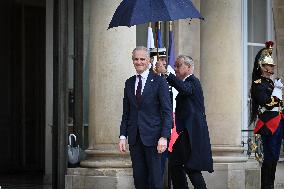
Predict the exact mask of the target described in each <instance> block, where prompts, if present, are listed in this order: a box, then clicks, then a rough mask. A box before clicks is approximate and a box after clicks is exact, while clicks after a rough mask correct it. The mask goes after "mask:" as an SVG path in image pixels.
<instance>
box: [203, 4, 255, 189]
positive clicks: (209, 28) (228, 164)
mask: <svg viewBox="0 0 284 189" xmlns="http://www.w3.org/2000/svg"><path fill="white" fill-rule="evenodd" d="M201 13H202V15H203V17H204V18H205V20H204V21H202V22H201V45H200V47H201V53H200V54H201V61H200V62H201V63H200V78H201V82H202V86H203V92H204V97H205V106H206V114H207V121H208V127H209V132H210V137H211V144H212V151H213V159H214V169H215V172H214V174H213V177H215V179H211V180H210V186H212V188H230V189H233V188H246V187H245V185H247V183H246V182H253V181H246V174H247V172H246V170H247V169H248V168H247V164H246V162H247V157H245V155H244V154H243V150H244V149H243V147H242V146H241V125H242V74H243V73H242V66H243V65H242V1H241V0H234V1H224V0H214V1H208V0H201ZM252 167H253V169H256V168H257V167H256V166H255V164H254V165H253V166H252ZM258 173H259V172H256V176H258V177H259V174H258ZM217 175H218V176H217ZM208 178H209V179H210V177H208ZM211 178H212V177H211ZM254 179H257V177H256V178H254ZM248 184H249V183H248ZM256 188H258V186H256Z"/></svg>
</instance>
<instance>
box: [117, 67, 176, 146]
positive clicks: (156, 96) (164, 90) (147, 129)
mask: <svg viewBox="0 0 284 189" xmlns="http://www.w3.org/2000/svg"><path fill="white" fill-rule="evenodd" d="M135 80H136V76H135V75H134V76H132V77H130V78H129V79H127V80H126V82H125V88H124V97H123V114H122V121H121V125H120V136H121V135H124V136H126V137H128V143H129V144H130V145H133V144H135V142H136V135H137V131H138V130H139V134H140V137H141V140H142V142H143V144H144V145H145V146H156V145H157V144H158V140H159V138H160V137H165V138H169V137H170V130H171V127H172V106H171V101H170V95H169V86H168V84H167V82H166V80H165V79H164V78H163V77H161V76H158V75H156V74H154V73H153V72H152V71H150V72H149V75H148V78H147V80H146V83H145V86H144V90H143V93H142V100H141V104H140V106H138V104H137V102H136V96H135Z"/></svg>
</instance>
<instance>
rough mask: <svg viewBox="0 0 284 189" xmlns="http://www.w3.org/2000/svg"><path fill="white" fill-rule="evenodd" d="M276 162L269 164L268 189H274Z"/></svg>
mask: <svg viewBox="0 0 284 189" xmlns="http://www.w3.org/2000/svg"><path fill="white" fill-rule="evenodd" d="M276 167H277V161H273V162H271V169H270V171H271V172H270V189H274V181H275V173H276Z"/></svg>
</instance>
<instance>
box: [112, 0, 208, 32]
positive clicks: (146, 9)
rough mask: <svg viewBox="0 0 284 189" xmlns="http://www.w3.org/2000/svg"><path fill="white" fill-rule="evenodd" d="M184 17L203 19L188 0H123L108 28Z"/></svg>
mask: <svg viewBox="0 0 284 189" xmlns="http://www.w3.org/2000/svg"><path fill="white" fill-rule="evenodd" d="M185 18H199V19H203V18H202V16H201V14H200V13H199V11H198V10H197V9H196V8H195V7H194V5H193V3H192V2H191V1H190V0H123V1H122V2H121V3H120V5H119V6H118V7H117V9H116V11H115V13H114V15H113V17H112V20H111V22H110V24H109V27H108V29H109V28H113V27H117V26H128V27H131V26H133V25H137V24H143V23H148V22H157V21H173V20H178V19H185Z"/></svg>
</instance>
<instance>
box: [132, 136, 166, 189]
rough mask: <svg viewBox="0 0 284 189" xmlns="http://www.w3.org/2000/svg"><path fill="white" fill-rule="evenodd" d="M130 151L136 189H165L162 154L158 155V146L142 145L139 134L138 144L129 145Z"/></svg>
mask: <svg viewBox="0 0 284 189" xmlns="http://www.w3.org/2000/svg"><path fill="white" fill-rule="evenodd" d="M129 150H130V155H131V161H132V167H133V177H134V185H135V188H136V189H150V188H151V189H163V177H162V171H161V154H158V153H157V146H150V147H148V146H145V145H144V144H143V143H142V141H141V138H140V134H139V132H138V133H137V140H136V143H135V144H134V145H129ZM148 171H149V172H148ZM148 176H149V177H148ZM149 178H152V179H153V180H150V179H149Z"/></svg>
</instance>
